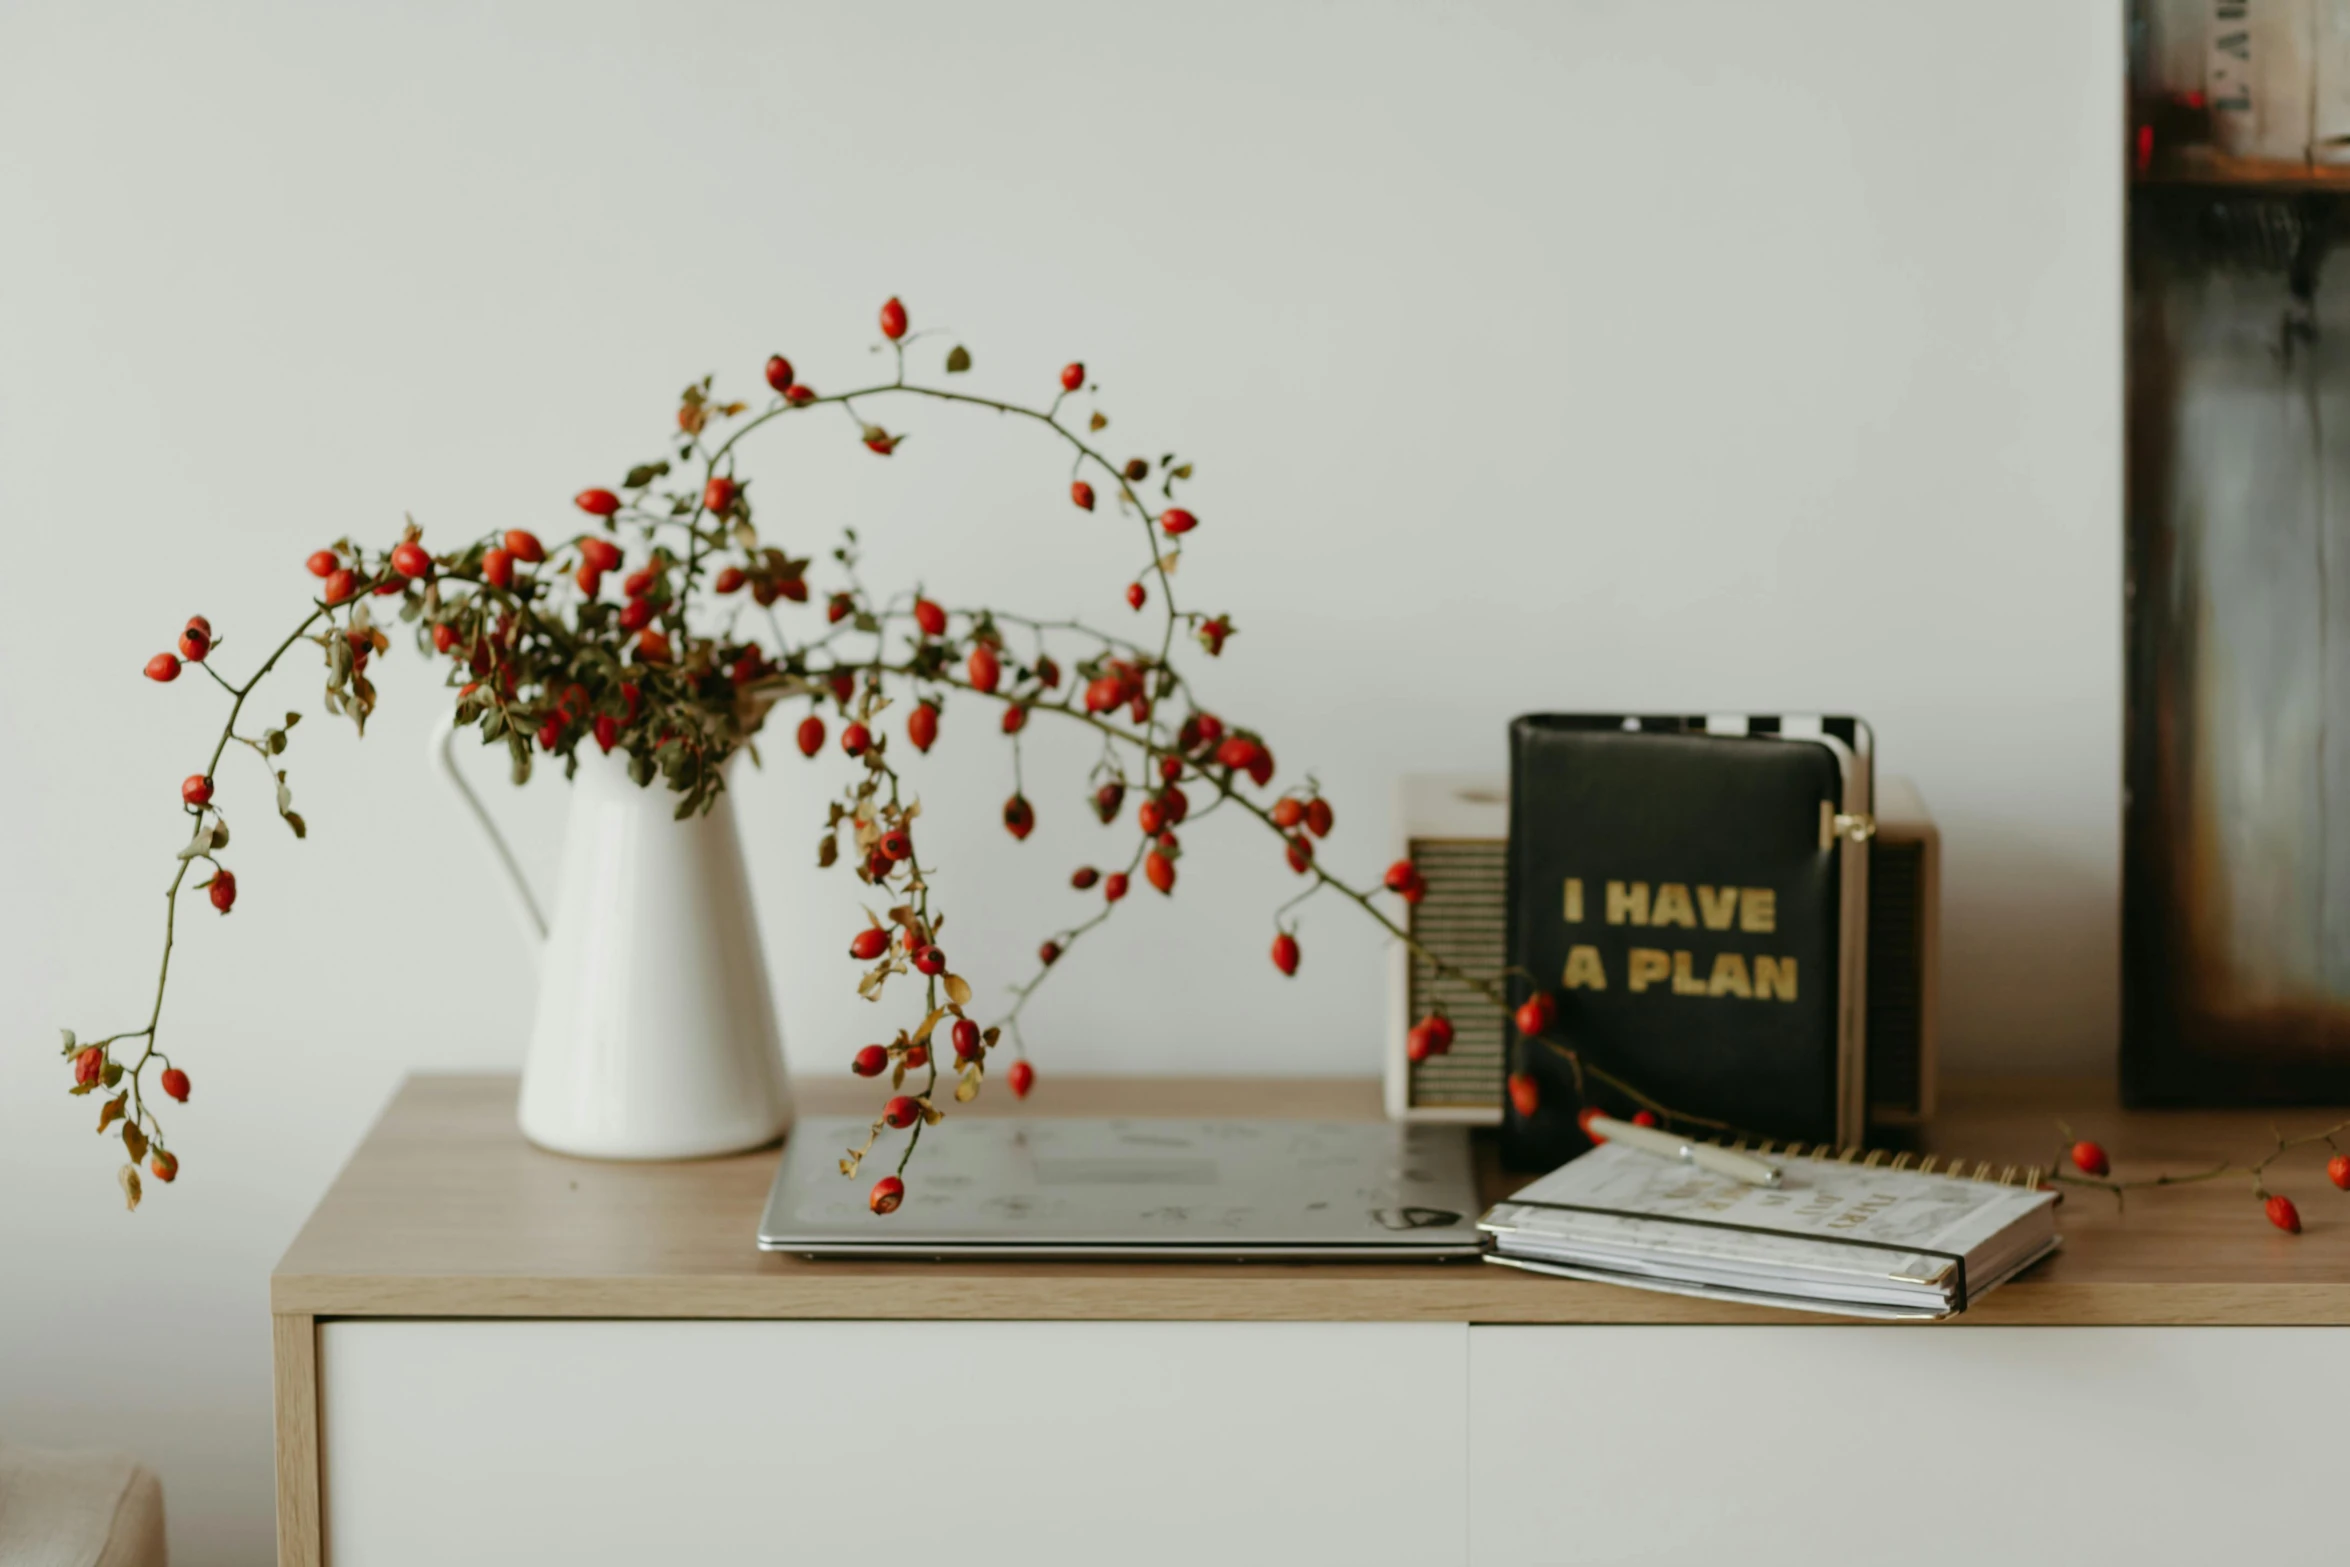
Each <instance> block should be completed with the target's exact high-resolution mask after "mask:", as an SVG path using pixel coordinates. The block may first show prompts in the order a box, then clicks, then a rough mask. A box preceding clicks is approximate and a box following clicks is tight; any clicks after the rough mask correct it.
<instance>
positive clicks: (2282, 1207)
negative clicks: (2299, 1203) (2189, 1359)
mask: <svg viewBox="0 0 2350 1567" xmlns="http://www.w3.org/2000/svg"><path fill="white" fill-rule="evenodd" d="M2266 1206H2267V1208H2268V1222H2269V1223H2271V1224H2273V1225H2275V1226H2276V1227H2277V1228H2278V1229H2280V1230H2283V1231H2284V1232H2285V1233H2286V1234H2287V1235H2298V1234H2300V1233H2301V1210H2300V1209H2298V1208H2296V1207H2294V1206H2293V1199H2292V1198H2290V1197H2283V1196H2278V1197H2271V1198H2270V1199H2269V1200H2268V1202H2267V1205H2266Z"/></svg>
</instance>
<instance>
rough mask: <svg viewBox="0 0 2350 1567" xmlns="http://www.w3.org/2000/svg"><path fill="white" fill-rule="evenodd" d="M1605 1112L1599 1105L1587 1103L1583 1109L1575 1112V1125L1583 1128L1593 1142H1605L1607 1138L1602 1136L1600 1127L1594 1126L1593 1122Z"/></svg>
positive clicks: (1585, 1134)
mask: <svg viewBox="0 0 2350 1567" xmlns="http://www.w3.org/2000/svg"><path fill="white" fill-rule="evenodd" d="M1605 1113H1606V1112H1604V1111H1602V1110H1601V1109H1600V1108H1599V1106H1597V1105H1585V1106H1584V1107H1583V1108H1582V1109H1580V1110H1578V1111H1576V1112H1575V1125H1576V1126H1578V1127H1580V1128H1581V1129H1582V1132H1583V1135H1584V1136H1585V1137H1588V1138H1590V1139H1591V1140H1592V1141H1593V1142H1595V1143H1604V1142H1606V1141H1607V1139H1606V1138H1605V1137H1603V1136H1601V1135H1600V1132H1599V1128H1597V1127H1595V1126H1593V1125H1592V1124H1591V1123H1592V1122H1594V1121H1596V1120H1598V1119H1599V1118H1600V1117H1601V1116H1602V1115H1603V1114H1605Z"/></svg>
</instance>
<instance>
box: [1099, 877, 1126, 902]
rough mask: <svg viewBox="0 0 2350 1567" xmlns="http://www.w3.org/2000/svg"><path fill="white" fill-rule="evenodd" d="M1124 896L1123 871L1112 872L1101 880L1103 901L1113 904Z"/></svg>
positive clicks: (1124, 878)
mask: <svg viewBox="0 0 2350 1567" xmlns="http://www.w3.org/2000/svg"><path fill="white" fill-rule="evenodd" d="M1125 896H1126V873H1125V872H1124V871H1112V872H1110V874H1109V875H1107V876H1105V877H1103V878H1102V897H1103V899H1104V900H1105V901H1107V902H1110V903H1115V902H1117V901H1118V900H1119V899H1120V898H1123V897H1125Z"/></svg>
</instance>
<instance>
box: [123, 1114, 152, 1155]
mask: <svg viewBox="0 0 2350 1567" xmlns="http://www.w3.org/2000/svg"><path fill="white" fill-rule="evenodd" d="M122 1145H123V1147H125V1148H127V1149H129V1150H130V1155H131V1163H133V1164H137V1163H138V1162H139V1161H140V1160H141V1159H144V1158H146V1157H147V1134H146V1133H145V1132H142V1131H140V1130H139V1123H138V1122H136V1121H125V1122H123V1123H122Z"/></svg>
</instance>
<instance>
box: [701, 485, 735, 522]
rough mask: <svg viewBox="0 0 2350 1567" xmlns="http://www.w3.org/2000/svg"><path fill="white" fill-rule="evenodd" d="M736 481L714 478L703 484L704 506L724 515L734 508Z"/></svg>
mask: <svg viewBox="0 0 2350 1567" xmlns="http://www.w3.org/2000/svg"><path fill="white" fill-rule="evenodd" d="M734 492H735V483H734V481H733V480H732V479H728V478H717V479H712V480H711V481H710V482H709V483H708V484H706V485H704V486H702V507H703V509H704V510H706V511H711V512H715V513H717V514H718V515H719V516H721V517H723V516H725V515H726V514H727V513H728V512H730V511H732V510H734Z"/></svg>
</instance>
